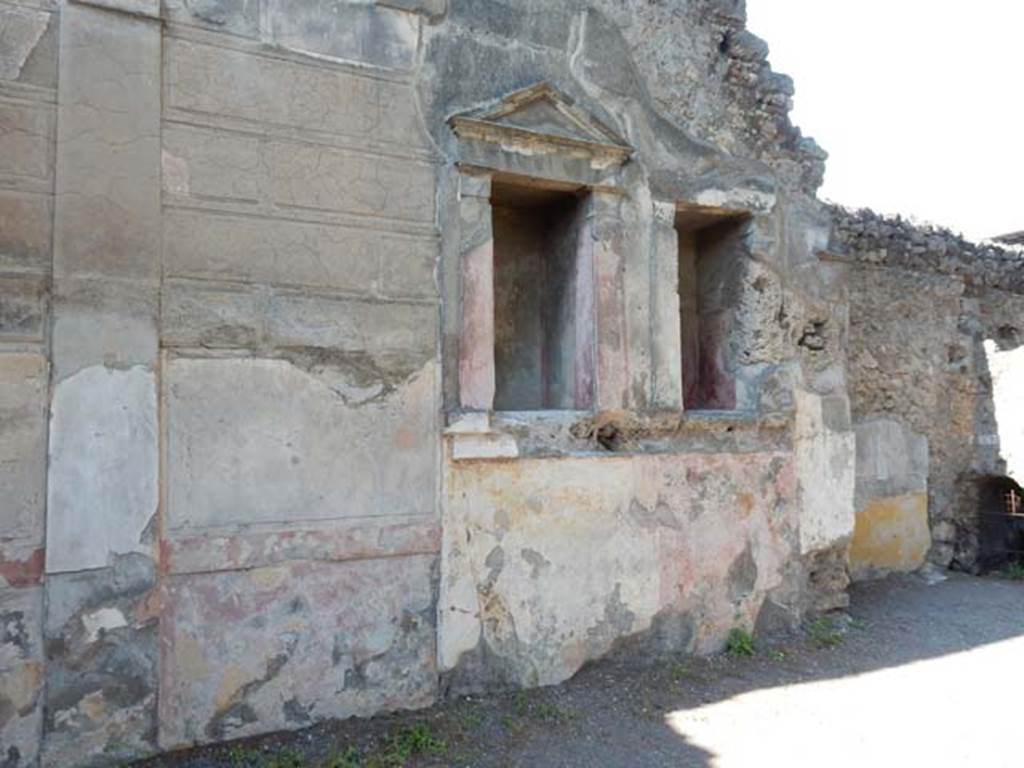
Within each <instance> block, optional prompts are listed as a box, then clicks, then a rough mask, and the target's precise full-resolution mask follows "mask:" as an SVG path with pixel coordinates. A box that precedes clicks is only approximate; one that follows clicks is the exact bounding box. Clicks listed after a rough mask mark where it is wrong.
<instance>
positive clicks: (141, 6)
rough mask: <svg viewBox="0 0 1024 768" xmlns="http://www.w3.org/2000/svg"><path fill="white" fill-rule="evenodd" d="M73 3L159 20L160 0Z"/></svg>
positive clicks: (94, 0) (108, 0) (105, 0)
mask: <svg viewBox="0 0 1024 768" xmlns="http://www.w3.org/2000/svg"><path fill="white" fill-rule="evenodd" d="M73 2H76V3H82V4H84V5H94V6H96V7H97V8H105V9H109V10H111V11H121V12H122V13H132V14H138V15H140V16H149V17H151V18H154V19H159V18H160V0H73Z"/></svg>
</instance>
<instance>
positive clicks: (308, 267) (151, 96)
mask: <svg viewBox="0 0 1024 768" xmlns="http://www.w3.org/2000/svg"><path fill="white" fill-rule="evenodd" d="M743 25H744V12H743V4H742V2H738V1H736V0H674V1H673V2H669V3H661V4H650V3H648V4H643V3H633V2H620V1H619V0H570V1H569V2H557V3H556V2H550V1H548V0H508V1H506V2H499V1H498V0H463V1H460V2H456V3H450V4H446V3H445V2H444V0H378V2H351V3H350V2H342V3H325V2H321V1H320V0H301V1H299V0H290V1H289V2H287V3H286V2H283V1H280V2H279V1H278V0H274V1H273V2H255V0H188V1H187V2H186V0H165V2H163V3H158V2H156V0H64V1H61V2H57V1H56V0H19V2H17V3H12V2H7V1H6V0H0V30H2V32H0V125H2V126H3V128H4V129H5V130H0V485H2V486H3V489H4V493H3V494H2V496H0V632H2V633H3V636H2V637H0V745H2V749H0V762H4V761H7V762H8V763H10V764H12V765H15V766H18V768H21V767H22V766H33V765H37V764H42V765H47V766H51V765H52V766H73V765H111V764H118V763H120V762H123V761H126V760H130V759H132V758H134V757H137V756H139V755H143V754H147V753H151V752H154V751H157V750H161V749H171V748H175V747H181V746H185V745H189V744H194V743H203V742H208V741H213V740H219V739H227V738H233V737H238V736H244V735H250V734H256V733H261V732H265V731H269V730H274V729H278V728H296V727H301V726H303V725H306V724H308V723H311V722H314V721H316V720H321V719H325V718H330V717H346V716H350V715H354V714H359V715H370V714H373V713H375V712H380V711H386V710H389V709H396V708H403V707H418V706H423V705H426V704H428V703H430V702H431V701H433V700H434V699H435V698H436V697H437V696H438V695H439V694H440V692H441V690H442V686H443V687H446V688H447V687H448V686H451V687H453V688H474V689H475V688H480V687H484V686H486V685H489V684H492V683H495V684H513V685H533V684H538V683H542V682H553V681H555V680H560V679H564V678H565V677H566V676H568V675H570V674H572V673H573V672H574V671H575V669H577V668H578V667H579V666H580V665H581V664H583V663H585V662H586V661H587V660H589V659H593V658H597V657H599V656H602V655H604V654H607V653H610V652H618V651H623V652H626V651H627V650H628V649H630V648H632V649H633V652H643V653H647V654H650V655H651V656H652V657H655V656H657V655H659V654H662V653H668V652H677V651H689V650H697V651H701V652H704V651H710V650H714V649H716V648H717V647H718V646H719V645H720V644H721V642H722V639H723V637H724V636H725V634H726V633H727V632H728V630H729V629H730V628H732V627H733V626H736V625H742V626H746V627H755V626H756V627H757V628H759V629H764V628H770V627H778V626H791V625H792V624H793V623H794V622H796V621H797V620H799V618H800V616H801V615H802V613H803V612H804V611H806V610H813V609H823V608H828V607H832V606H835V605H837V604H841V603H842V602H843V599H844V596H845V592H844V590H845V585H846V582H845V573H846V571H845V553H846V547H847V544H848V541H849V538H850V535H851V533H852V523H853V518H852V512H853V510H852V500H853V485H852V472H853V454H852V435H853V432H852V425H851V423H850V419H849V405H848V402H847V400H846V394H845V385H846V373H845V343H846V315H845V309H846V308H845V304H844V303H843V301H842V298H843V297H842V294H841V289H840V286H839V281H838V279H837V277H836V274H835V267H834V266H833V265H830V264H821V263H819V261H818V258H817V253H818V251H819V250H821V249H823V248H825V246H826V244H827V239H828V230H829V220H828V216H827V213H826V212H825V211H824V210H823V209H822V208H821V206H820V205H819V203H818V202H817V200H816V199H815V198H814V194H813V193H814V190H815V189H816V187H817V185H818V183H819V182H820V179H821V173H822V167H823V159H824V155H823V153H822V152H821V151H820V150H819V149H817V147H816V146H815V145H814V144H813V142H811V141H810V140H807V139H804V138H803V137H801V136H800V134H799V132H798V131H797V130H796V129H794V128H793V126H792V125H791V124H790V122H789V119H788V115H787V112H788V107H789V97H790V95H791V93H792V84H791V83H790V82H789V80H788V78H785V77H784V76H781V75H776V74H774V73H772V72H771V70H770V68H769V66H768V64H767V59H766V57H767V47H766V46H765V44H764V43H763V42H762V41H760V40H758V39H757V38H756V37H754V36H753V35H752V34H750V33H749V32H747V31H746V30H745V29H744V26H743ZM58 52H59V56H58ZM538 86H543V88H545V89H547V90H545V93H548V94H549V95H550V99H553V100H554V101H548V102H543V104H546V105H547V106H546V107H545V109H547V110H548V111H544V109H541V110H540V111H539V113H533V114H532V117H531V120H532V121H533V122H530V123H529V125H528V126H527V127H528V128H529V129H530V130H532V131H533V132H534V133H535V134H537V135H540V136H542V137H543V136H545V135H547V134H545V131H553V132H556V133H557V132H559V131H561V132H562V134H563V135H561V139H562V140H563V141H562V143H561V144H558V142H554V143H552V142H550V141H548V142H547V143H546V144H545V141H544V140H543V138H542V139H541V140H539V142H538V141H534V139H535V138H536V136H534V137H533V138H528V139H523V140H522V143H521V144H520V145H519V146H518V148H519V150H522V151H517V152H513V153H512V155H513V157H511V158H510V157H509V152H508V151H507V147H503V146H500V142H497V143H495V142H491V143H487V142H484V141H477V142H475V143H474V142H472V141H469V140H467V139H466V138H465V137H460V136H458V135H457V131H456V130H454V129H453V123H452V122H450V118H452V117H453V115H456V114H459V115H463V116H465V115H467V114H470V113H472V114H477V115H478V114H479V113H480V112H481V110H482V111H484V112H486V110H487V109H488V108H489V107H493V106H494V105H495V104H499V103H501V101H502V99H505V98H506V97H508V96H509V95H510V94H512V93H514V92H516V91H518V90H519V89H523V88H530V87H538ZM551 94H553V95H551ZM556 102H557V104H558V106H557V107H555V106H552V104H555V103H556ZM559 110H561V111H559ZM566 110H568V112H567V111H566ZM573 110H574V111H573ZM517 114H518V115H519V118H521V119H522V120H525V119H526V115H525V113H517ZM567 114H571V115H575V117H576V118H579V119H580V122H573V119H574V118H567V117H566V115H567ZM581 116H582V117H581ZM58 117H59V120H58ZM513 117H514V116H513ZM566 120H568V122H566ZM581 130H582V131H587V130H589V131H592V133H591V134H589V138H590V139H592V141H590V143H589V144H588V143H587V142H584V144H583V145H580V144H573V143H572V140H573V137H574V136H575V137H576V138H578V134H576V133H573V132H574V131H581ZM548 138H549V139H550V138H551V137H550V136H548ZM520 139H522V136H520ZM567 139H568V141H566V140H567ZM531 142H532V143H531ZM542 145H543V148H544V151H543V152H540V151H538V147H541V146H542ZM555 145H557V147H558V148H557V149H555V150H552V149H551V147H552V146H555ZM595 147H596V149H595ZM595 152H596V153H597V154H596V160H594V157H595V155H594V154H593V153H595ZM592 160H593V162H591V161H592ZM470 165H474V166H475V171H474V173H476V174H477V175H475V176H471V175H468V174H467V173H463V171H467V170H468V166H470ZM496 167H501V168H503V169H504V170H506V171H509V172H512V171H518V172H519V173H520V174H525V175H528V176H530V177H531V178H533V179H534V180H536V179H538V178H543V179H547V180H549V181H550V180H557V179H562V180H563V181H564V179H566V178H569V179H575V182H574V183H576V184H577V186H582V187H585V188H586V189H587V190H588V191H587V193H586V195H585V196H584V197H585V199H584V200H583V202H582V203H581V206H582V207H581V209H580V210H581V212H585V213H586V215H581V216H580V217H579V218H580V220H581V221H582V222H584V223H582V224H580V223H579V222H575V221H574V222H573V226H577V225H579V226H581V227H585V229H582V230H581V231H582V232H583V234H584V236H583V237H580V238H578V239H577V240H574V241H572V242H573V245H574V247H576V248H578V249H579V250H578V252H577V254H576V255H577V256H580V255H581V254H582V255H583V256H585V257H586V258H585V259H584V260H583V261H580V262H579V263H580V264H583V265H584V267H585V268H589V269H593V272H594V274H593V278H594V280H593V282H594V286H595V289H594V291H593V295H590V294H588V293H587V291H585V290H579V291H578V293H577V296H576V299H578V300H579V302H580V306H581V307H582V308H583V309H581V310H580V311H581V313H583V315H584V316H589V315H590V314H592V315H593V317H596V318H597V319H598V320H597V322H595V323H593V324H592V326H587V324H586V323H579V322H577V324H576V326H575V327H574V328H573V332H574V344H575V345H576V347H575V348H576V349H582V350H583V353H582V354H580V355H579V358H578V360H576V361H574V362H577V363H578V364H579V365H580V367H581V369H584V370H583V373H582V374H581V375H580V376H579V377H578V378H579V386H580V387H582V388H584V389H585V388H586V387H591V388H592V394H593V399H594V403H595V405H594V407H593V408H589V407H587V408H585V409H584V410H583V411H582V412H567V411H563V412H545V413H541V414H515V413H494V412H492V413H476V414H469V415H467V414H464V413H462V412H461V410H462V408H463V407H464V406H466V405H467V403H469V399H468V398H469V395H470V394H472V395H473V396H474V397H478V398H479V401H480V403H483V406H482V407H483V408H484V409H485V410H487V409H489V404H488V402H487V401H488V396H489V395H490V396H491V397H493V384H492V386H491V387H490V391H489V390H488V387H487V381H486V379H483V380H482V385H481V386H480V387H479V388H478V389H477V390H474V391H473V392H472V393H469V392H467V391H464V390H460V386H461V384H460V374H461V372H462V371H461V368H460V362H462V358H460V352H462V353H464V352H465V351H466V349H465V348H466V347H467V346H469V345H470V342H472V340H473V336H472V333H470V334H469V335H464V334H463V330H464V327H463V320H464V319H465V317H467V316H468V317H469V319H470V320H471V321H472V320H474V319H483V320H486V319H487V317H486V315H487V313H486V310H487V305H486V302H482V303H481V304H480V305H479V306H477V305H472V306H470V305H471V304H472V302H471V299H472V296H471V295H470V293H469V292H468V291H467V284H466V282H465V281H464V280H463V276H462V274H461V266H462V265H461V260H462V259H463V258H467V259H468V258H470V256H473V257H474V258H477V259H478V261H479V263H476V264H475V266H480V267H483V268H484V270H485V272H486V268H487V267H489V266H492V265H490V264H489V263H488V262H487V259H486V257H487V255H488V251H487V248H488V244H489V243H490V242H491V241H492V239H493V237H494V231H493V227H492V222H491V219H490V201H489V197H490V183H489V180H487V179H486V178H485V177H486V175H487V173H489V172H490V171H493V170H494V169H495V168H496ZM580 179H582V181H580ZM576 191H577V192H579V191H580V190H576ZM679 206H698V207H700V208H701V210H705V211H706V210H713V211H717V212H719V213H721V212H723V211H724V212H731V213H732V214H734V215H740V216H741V218H743V220H744V221H745V222H747V224H745V225H744V228H743V234H742V239H743V242H742V248H741V249H740V250H741V251H742V258H740V259H739V260H738V263H737V270H736V275H735V276H734V277H735V280H734V281H733V282H732V284H731V286H730V293H729V299H730V301H729V302H728V304H730V307H729V318H728V319H729V322H728V324H726V326H724V327H725V331H724V332H723V333H724V335H723V345H722V348H723V350H724V351H723V353H722V354H723V357H722V361H723V364H724V366H725V369H726V372H727V373H728V375H729V376H730V377H731V378H732V380H733V383H734V385H735V402H736V405H737V411H736V412H733V413H727V414H723V413H709V414H696V413H685V414H684V413H681V411H682V408H681V400H682V386H683V376H682V370H681V363H680V348H681V342H680V338H681V335H680V327H679V324H680V320H679V311H678V294H677V287H678V281H677V269H678V249H677V238H678V232H677V230H676V217H677V214H678V209H679ZM478 277H479V276H478ZM482 282H483V283H486V280H483V281H482ZM579 283H580V284H586V283H587V281H586V280H580V281H579ZM481 308H482V310H481ZM477 310H481V311H482V315H480V317H479V318H477V316H475V315H473V314H472V313H473V311H477ZM491 321H492V322H493V317H492V318H491ZM468 326H469V327H470V328H471V330H474V331H480V330H481V327H482V326H474V325H473V323H472V322H470V323H469V324H468ZM588 334H590V335H588ZM481 338H484V337H483V336H481ZM591 345H592V346H591ZM460 347H461V349H460ZM478 351H480V350H478ZM482 351H483V353H484V354H483V355H482V357H483V358H486V357H487V356H488V355H492V354H493V348H488V347H487V345H486V344H485V345H484V346H483V348H482ZM480 363H481V360H480V359H477V358H471V359H469V360H468V363H467V365H466V368H467V369H468V370H469V372H470V373H472V372H473V371H474V368H473V366H474V365H479V364H480ZM483 365H484V367H486V360H485V361H484V363H483ZM477 372H479V371H477ZM460 398H463V399H461V400H460ZM580 402H584V401H582V400H581V401H580ZM586 405H589V404H586ZM474 418H476V419H477V421H475V422H474ZM446 422H450V425H449V426H450V429H449V431H450V432H451V434H450V435H449V436H444V435H443V432H444V429H443V427H444V425H445V423H446ZM474 425H475V426H474ZM488 457H492V458H497V459H498V460H497V461H495V462H493V463H492V462H490V461H488V460H487V459H488ZM822 478H825V479H826V480H827V482H823V481H822ZM462 492H465V493H466V496H465V498H463V497H462V495H461V493H462ZM499 502H500V503H499ZM499 507H500V508H499ZM491 539H494V541H492V540H491ZM498 539H500V540H501V541H498ZM581 542H588V544H587V546H581ZM452 606H461V607H464V608H465V610H466V611H468V613H466V614H459V615H458V616H455V617H453V616H452V612H451V610H450V608H451V607H452ZM455 619H458V620H457V621H456V620H455ZM474 637H477V638H478V639H477V640H476V641H475V642H470V640H472V639H473V638H474ZM638 649H640V650H639V651H638Z"/></svg>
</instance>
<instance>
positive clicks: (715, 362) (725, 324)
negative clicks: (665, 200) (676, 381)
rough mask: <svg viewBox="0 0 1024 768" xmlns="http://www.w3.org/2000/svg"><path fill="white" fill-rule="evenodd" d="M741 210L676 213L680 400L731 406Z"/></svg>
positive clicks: (742, 248) (688, 404)
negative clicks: (732, 334)
mask: <svg viewBox="0 0 1024 768" xmlns="http://www.w3.org/2000/svg"><path fill="white" fill-rule="evenodd" d="M749 220H750V218H749V216H748V215H746V214H736V213H728V212H721V211H718V210H714V209H704V208H686V209H681V210H680V211H679V212H678V214H677V216H676V231H677V232H678V234H679V312H680V318H679V322H680V331H681V338H682V374H683V406H684V407H685V408H686V409H687V410H733V409H735V408H736V378H735V375H734V373H733V371H732V360H731V359H730V354H729V347H728V341H729V334H730V331H731V326H732V319H733V314H732V313H733V311H734V310H733V308H734V307H735V305H736V301H735V299H736V296H737V292H738V288H739V281H740V280H741V279H742V275H743V269H742V264H741V262H742V260H743V259H744V258H745V257H746V255H747V247H746V233H747V226H748V222H749Z"/></svg>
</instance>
